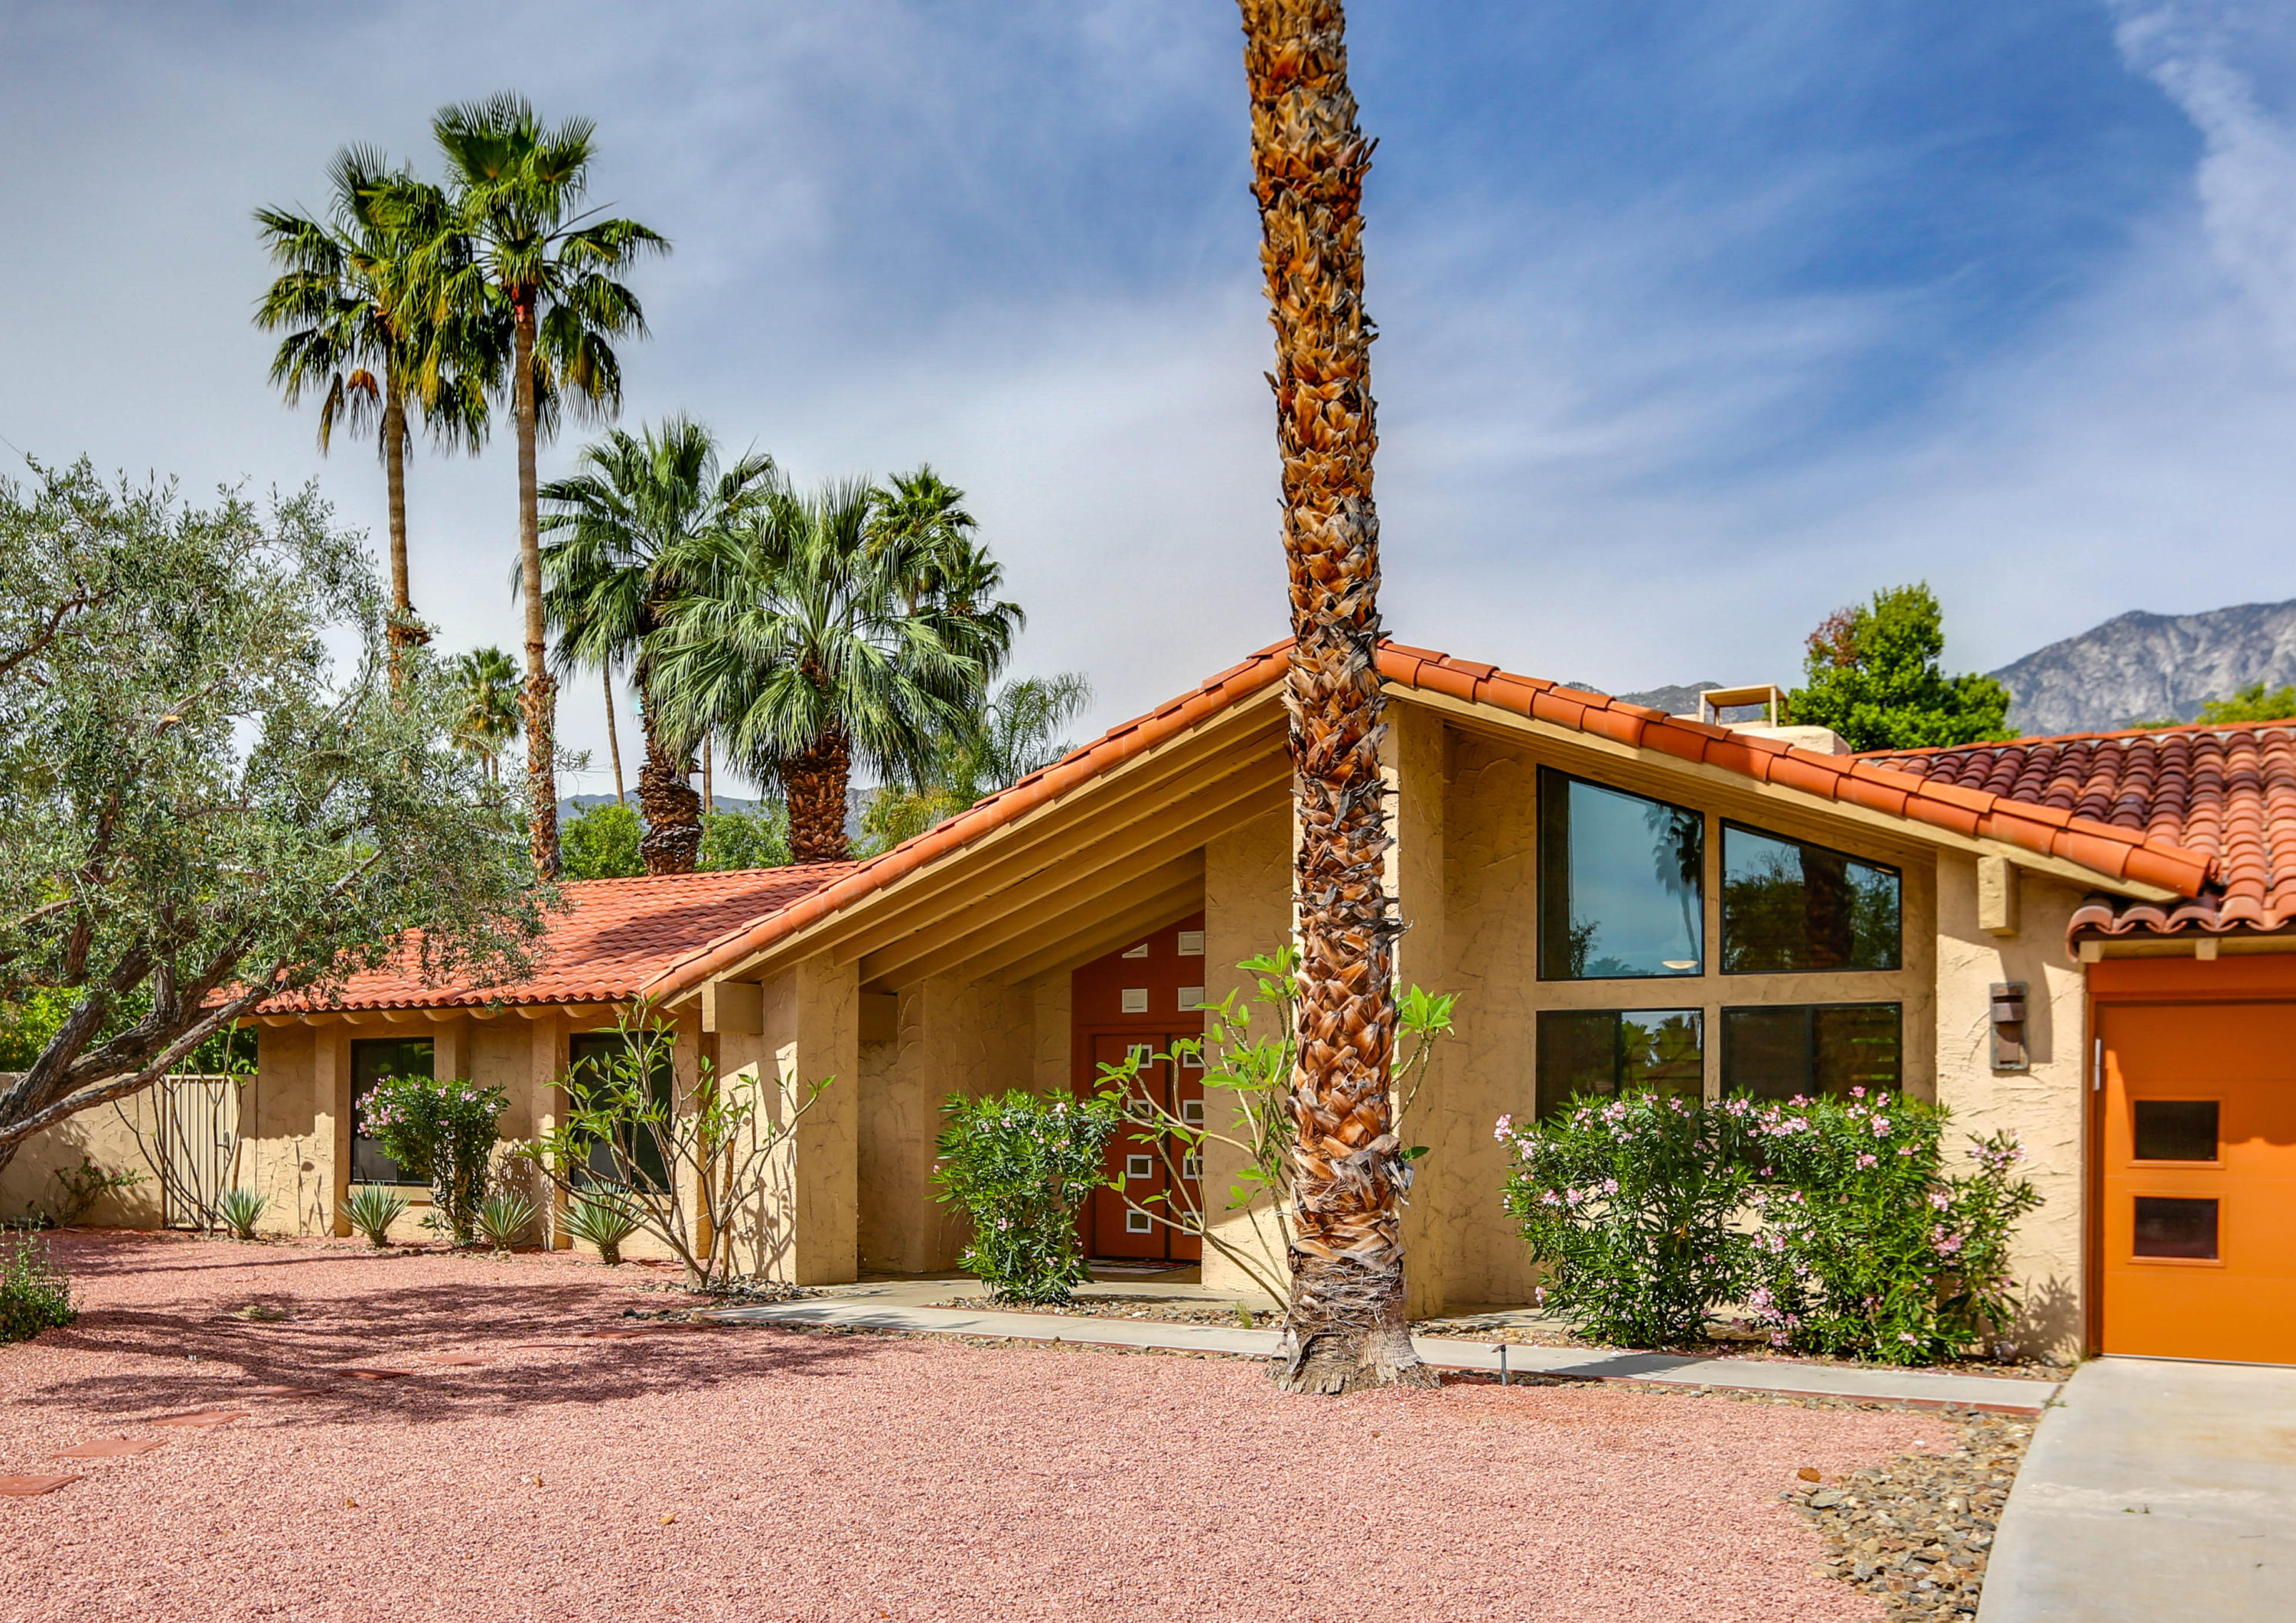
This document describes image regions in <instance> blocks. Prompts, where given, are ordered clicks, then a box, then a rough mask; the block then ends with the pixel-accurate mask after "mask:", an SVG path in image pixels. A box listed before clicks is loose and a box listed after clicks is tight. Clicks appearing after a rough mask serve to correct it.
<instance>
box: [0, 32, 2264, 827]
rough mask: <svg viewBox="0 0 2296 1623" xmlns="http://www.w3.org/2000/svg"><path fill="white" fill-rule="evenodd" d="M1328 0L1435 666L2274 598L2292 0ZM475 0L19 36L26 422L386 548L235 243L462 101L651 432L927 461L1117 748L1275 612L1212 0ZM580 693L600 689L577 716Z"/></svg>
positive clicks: (505, 606)
mask: <svg viewBox="0 0 2296 1623" xmlns="http://www.w3.org/2000/svg"><path fill="white" fill-rule="evenodd" d="M1350 12H1351V15H1350V38H1351V41H1352V67H1353V74H1354V79H1355V84H1356V87H1357V95H1358V98H1359V100H1360V101H1361V103H1363V109H1364V122H1365V128H1367V129H1368V130H1370V131H1371V133H1373V134H1374V135H1375V136H1378V137H1379V139H1380V142H1381V146H1380V151H1379V155H1378V160H1377V166H1376V168H1375V169H1374V175H1373V178H1372V184H1371V189H1370V193H1369V196H1368V199H1367V204H1366V207H1367V210H1368V216H1369V224H1368V232H1367V243H1368V255H1369V300H1370V304H1371V308H1372V310H1373V312H1374V315H1375V316H1376V317H1377V318H1378V319H1379V321H1380V324H1381V326H1382V338H1381V341H1380V344H1379V347H1378V350H1377V351H1376V356H1375V363H1374V365H1375V370H1374V386H1375V389H1376V391H1377V394H1378V396H1379V400H1380V403H1381V427H1382V446H1381V451H1380V464H1379V496H1380V500H1381V510H1382V520H1383V533H1384V540H1385V546H1386V564H1387V591H1386V596H1385V603H1386V607H1387V614H1388V621H1389V624H1390V629H1391V630H1392V631H1393V632H1394V634H1395V635H1397V636H1398V637H1402V638H1406V639H1409V640H1412V641H1415V642H1420V643H1424V644H1430V645H1432V646H1435V647H1444V648H1447V649H1449V650H1451V651H1454V652H1457V653H1462V654H1467V655H1472V656H1474V657H1479V658H1485V659H1490V660H1495V661H1499V662H1501V663H1505V664H1507V665H1509V666H1511V667H1513V668H1515V669H1518V670H1522V671H1530V672H1533V673H1538V674H1550V675H1554V676H1558V677H1565V678H1575V679H1578V680H1587V681H1590V682H1594V683H1596V684H1598V685H1603V686H1606V687H1610V688H1614V689H1628V688H1639V687H1644V686H1650V685H1654V684H1657V683H1661V682H1669V681H1685V680H1699V679H1705V680H1722V681H1731V682H1736V681H1751V680H1768V679H1781V680H1783V679H1786V678H1789V677H1790V676H1791V675H1792V672H1793V671H1795V670H1796V669H1797V668H1798V663H1799V651H1800V638H1801V636H1802V634H1803V633H1804V632H1806V631H1807V630H1808V628H1809V627H1810V626H1811V625H1812V624H1814V623H1815V622H1816V621H1817V620H1818V619H1819V618H1820V617H1822V616H1823V615H1824V614H1825V613H1826V612H1827V611H1828V610H1829V609H1832V608H1833V607H1835V606H1838V605H1840V604H1841V603H1844V602H1848V601H1849V600H1851V599H1853V598H1855V597H1862V596H1863V595H1865V594H1866V593H1867V592H1869V591H1871V590H1873V589H1874V588H1876V587H1879V586H1882V585H1885V584H1890V583H1893V582H1896V581H1903V580H1907V579H1912V578H1915V577H1926V578H1927V579H1929V580H1930V581H1931V583H1932V584H1933V585H1934V586H1936V588H1937V589H1938V590H1939V593H1940V595H1941V596H1942V597H1943V598H1944V600H1945V602H1946V605H1947V608H1948V631H1949V633H1950V635H1951V637H1952V647H1951V648H1950V650H1949V655H1950V656H1951V657H1952V658H1953V659H1954V660H1955V661H1956V663H1962V664H1965V665H1969V666H1974V667H1979V668H1984V667H1989V666H1992V665H1997V664H1999V663H2005V662H2006V661H2007V660H2009V659H2011V658H2013V657H2015V656H2016V655H2021V654H2023V653H2025V652H2028V651H2030V649H2031V648H2033V647H2038V646H2039V645H2040V644H2042V643H2044V642H2046V641H2049V640H2052V639H2054V638H2057V637H2060V636H2064V635H2069V634H2071V633H2073V632H2076V631H2079V630H2083V629H2085V628H2086V627H2087V626H2088V625H2091V624H2093V623H2095V622H2097V621H2099V620H2101V619H2103V618H2105V617H2107V616H2109V615H2111V614H2117V613H2119V612H2120V611H2122V610H2125V609H2129V608H2150V609H2155V610H2161V611H2178V610H2192V609H2201V608H2209V607H2214V606H2218V605H2221V604H2225V603H2232V602H2240V601H2246V600H2255V599H2267V598H2279V597H2290V596H2296V562H2292V556H2296V555H2292V550H2291V548H2290V547H2289V544H2288V543H2289V536H2290V523H2289V520H2288V515H2289V514H2290V513H2291V511H2292V510H2296V457H2292V456H2291V455H2290V448H2291V447H2292V445H2296V9H2292V8H2288V7H2285V6H2267V5H2265V4H2244V3H2242V0H2174V3H2170V4H2144V3H2139V0H2124V3H2120V4H2113V3H2111V0H2021V4H2018V5H2016V6H2013V7H1971V6H1967V5H1962V4H1947V3H1946V0H1925V3H1922V4H1914V3H1910V0H1907V3H1898V4H1890V3H1889V0H1864V3H1863V4H1847V3H1844V4H1779V3H1777V0H1770V3H1769V4H1737V3H1732V0H1708V3H1706V4H1611V5H1603V6H1584V5H1571V4H1550V3H1546V0H1516V3H1515V4H1490V5H1479V4H1441V5H1429V4H1415V5H1413V4H1398V3H1394V0H1382V3H1374V0H1357V4H1354V5H1353V6H1352V7H1351V8H1350ZM478 13H479V8H470V7H465V6H462V5H455V4H433V3H431V0H412V3H407V4H376V5H371V6H366V7H363V8H360V9H359V10H357V11H356V12H352V11H349V10H348V9H342V8H330V7H315V6H305V5H292V4H248V3H245V0H242V3H240V4H231V5H228V6H224V5H201V4H166V5H159V4H152V5H143V6H135V5H127V4H110V5H106V4H53V5H42V4H26V3H25V0H17V4H13V5H12V6H10V7H8V8H6V9H5V11H4V12H0V139H4V143H5V145H4V150H5V151H7V152H9V153H10V161H9V162H8V164H7V165H6V166H5V167H4V169H0V218H5V219H7V220H8V221H9V223H10V224H9V229H8V231H7V232H6V233H4V234H0V378H4V379H5V380H6V386H5V388H4V390H0V436H5V439H6V441H8V442H9V443H11V444H12V445H14V446H16V447H19V448H21V449H23V450H25V451H29V452H31V453H34V454H36V455H39V456H42V457H70V456H72V455H75V454H78V452H81V451H86V452H87V453H88V454H89V455H91V456H93V457H94V458H95V459H96V461H97V462H98V463H99V464H101V465H106V466H116V467H124V468H127V469H130V470H134V471H137V472H140V471H142V470H144V469H156V470H159V471H160V472H163V473H168V474H176V475H177V476H179V477H180V478H181V479H182V480H183V481H184V484H185V486H186V488H187V489H189V490H204V489H206V488H209V487H211V486H212V485H214V484H215V483H216V482H219V481H238V480H242V479H243V480H246V481H249V482H251V483H252V484H254V485H256V486H258V487H261V486H264V485H267V484H270V483H273V482H280V483H288V484H291V483H296V482H300V481H302V480H303V479H305V478H307V477H310V476H312V475H314V474H316V475H317V476H318V477H320V478H321V479H322V481H323V482H324V487H325V489H326V490H327V491H328V493H329V494H330V496H331V497H332V498H333V499H334V500H335V502H336V503H337V504H338V507H339V508H340V512H341V514H342V515H343V517H344V518H345V520H346V521H347V522H349V523H357V524H362V525H366V526H369V527H370V528H372V529H373V531H375V532H376V533H377V534H378V536H379V534H380V531H381V479H380V474H379V470H378V469H377V467H376V465H375V464H374V462H373V458H372V457H371V456H370V455H368V454H365V453H364V452H362V451H361V450H359V449H357V448H341V447H339V448H338V449H337V451H336V453H335V455H334V456H333V457H332V458H329V459H326V460H324V461H323V460H322V459H321V458H320V457H318V455H317V453H316V448H315V447H314V445H313V443H312V426H313V425H312V423H311V420H310V416H309V414H308V412H307V411H304V412H299V413H298V412H291V411H289V410H287V409H286V408H283V407H282V406H281V405H280V404H279V403H278V401H277V400H276V399H275V396H274V395H273V394H272V393H271V391H269V390H268V388H267V386H266V383H265V381H264V372H265V367H266V358H267V341H266V338H265V337H264V336H263V335H262V334H258V333H256V332H255V331H254V330H253V329H252V328H251V327H250V325H248V323H247V320H246V314H247V310H248V308H249V305H250V301H252V300H253V298H254V297H255V295H256V293H257V292H258V288H259V286H260V285H261V283H262V281H263V279H264V275H265V268H264V265H263V262H262V260H261V258H260V255H259V253H258V251H257V249H256V247H255V244H254V240H253V236H252V234H251V232H250V229H249V227H248V221H247V217H248V211H249V210H250V209H252V208H253V207H255V206H256V205H257V204H258V203H265V202H296V201H301V202H309V203H316V202H319V201H320V200H321V197H322V179H321V177H322V173H323V169H324V164H325V161H326V160H327V158H328V156H329V154H330V153H331V152H332V151H333V150H334V149H335V148H336V147H337V146H338V145H340V144H342V143H344V142H347V141H352V140H362V141H370V142H377V143H381V144H383V145H384V146H386V147H387V148H388V149H389V150H390V151H391V152H394V153H398V154H402V155H405V156H407V157H410V158H413V159H414V160H415V161H417V162H418V163H420V164H422V165H423V166H425V167H434V166H433V164H432V161H431V159H430V155H429V153H428V152H427V151H426V150H425V145H426V136H425V127H426V122H427V119H428V117H429V115H430V112H431V111H432V110H433V109H435V108H436V107H437V106H439V104H440V103H445V102H447V101H451V100H455V99H458V98H463V97H468V96H475V95H484V94H486V93H488V92H489V91H492V90H495V89H497V88H501V87H518V88H520V89H521V90H523V91H525V92H526V93H527V94H528V95H530V96H531V97H532V98H533V99H534V100H535V101H536V102H537V103H538V104H539V105H540V107H541V108H542V109H543V111H545V113H547V114H552V115H562V114H566V113H572V112H580V113H583V114H586V115H587V116H589V117H591V118H593V119H596V120H597V122H598V125H599V128H600V137H601V143H602V152H603V156H602V160H601V162H600V165H599V169H598V175H597V183H596V187H595V194H596V195H597V196H598V197H599V198H600V199H601V200H603V201H608V202H613V203H615V204H617V205H618V206H619V209H620V210H623V211H626V212H628V213H630V214H633V215H635V216H636V217H638V218H643V219H644V220H646V221H648V222H649V223H651V224H652V225H654V226H656V227H658V228H660V229H661V230H663V231H664V232H666V233H668V235H670V236H671V237H672V238H673V239H675V241H676V253H675V254H674V255H673V256H672V257H670V258H669V259H668V260H664V261H661V262H660V263H657V264H653V265H650V266H647V267H645V268H643V269H642V270H641V271H640V272H639V273H638V275H637V277H636V284H637V286H638V288H639V291H640V292H641V293H642V295H643V296H644V300H645V303H646V307H647V310H648V314H649V317H651V320H652V327H653V333H654V335H653V337H652V339H651V340H650V341H648V342H643V343H638V344H634V345H632V346H631V347H630V348H629V349H628V350H627V351H626V353H625V366H626V370H627V380H628V395H627V408H626V411H625V414H624V421H625V422H626V423H627V424H636V423H638V422H640V421H643V420H646V419H651V418H653V417H657V416H660V415H662V414H664V413H667V412H668V411H672V410H677V409H685V410H690V411H692V412H693V413H695V414H696V415H699V416H701V417H703V418H704V419H705V420H707V421H708V422H709V423H711V424H713V425H714V426H716V427H717V429H718V431H719V432H720V433H721V434H722V435H723V436H725V437H726V439H727V440H728V441H731V442H733V443H734V444H735V445H736V446H747V445H750V444H751V443H755V444H757V445H758V446H760V447H763V448H765V449H769V450H771V451H772V452H773V453H774V454H775V456H776V457H779V458H781V460H782V461H783V464H784V465H786V466H788V467H789V468H790V469H791V471H792V472H793V473H794V474H796V475H798V476H799V478H801V479H808V480H809V479H812V478H816V477H822V476H827V475H833V474H849V473H855V472H871V471H873V472H884V471H889V470H891V469H895V468H906V467H908V466H911V465H914V464H915V463H917V462H919V461H921V460H930V461H931V462H932V463H933V464H935V465H937V466H938V467H939V468H940V469H941V470H942V471H943V472H944V473H945V474H947V475H948V476H949V477H951V478H952V479H954V480H955V481H956V482H959V483H960V484H962V485H964V487H965V488H966V489H967V490H968V491H970V493H971V496H972V507H974V509H975V511H976V512H978V513H979V514H980V516H981V518H982V519H983V521H984V523H985V526H986V530H987V533H988V539H989V540H990V541H991V543H992V544H993V545H994V546H995V547H996V548H997V550H998V551H999V553H1000V554H1001V555H1002V556H1005V559H1006V560H1007V562H1008V564H1009V566H1010V569H1011V573H1012V577H1013V581H1014V584H1015V588H1016V590H1017V593H1018V595H1019V596H1021V598H1022V599H1023V600H1024V601H1025V602H1026V604H1027V605H1028V606H1029V609H1030V611H1031V614H1032V617H1033V625H1032V629H1031V630H1030V632H1029V636H1028V638H1027V640H1026V642H1025V645H1024V649H1023V663H1024V665H1025V666H1026V667H1028V668H1032V669H1062V668H1078V669H1083V670H1086V671H1089V672H1090V673H1091V674H1092V675H1093V677H1094V678H1095V681H1096V682H1097V684H1098V686H1099V688H1100V693H1101V700H1100V703H1099V705H1098V707H1097V709H1096V712H1095V716H1094V718H1093V721H1094V723H1095V725H1097V724H1099V723H1103V722H1105V721H1111V720H1114V719H1116V718H1118V717H1119V716H1122V715H1124V714H1128V713H1132V712H1135V711H1136V710H1138V709H1141V708H1143V707H1144V706H1146V705H1148V704H1153V703H1155V702H1157V701H1158V700H1159V699H1160V698H1162V697H1165V696H1169V695H1170V694H1171V693H1173V692H1176V691H1178V690H1179V689H1180V688H1184V687H1185V686H1186V685H1188V684H1189V683H1191V682H1193V680H1196V679H1197V678H1199V677H1201V675H1203V674H1205V673H1207V672H1209V671H1212V670H1214V669H1217V668H1218V667H1219V666H1221V665H1224V664H1226V663H1229V662H1230V661H1231V660H1233V659H1234V657H1236V656H1237V655H1239V654H1240V653H1241V652H1242V651H1243V650H1245V649H1247V648H1250V647H1256V646H1259V644H1262V643H1265V642H1267V641H1270V640H1273V639H1274V638H1275V637H1277V636H1278V635H1280V634H1281V631H1282V629H1283V619H1282V614H1283V610H1282V599H1281V573H1280V560H1279V558H1278V556H1277V539H1276V529H1275V461H1274V448H1273V435H1272V424H1271V422H1270V412H1269V408H1268V403H1267V391H1266V386H1265V384H1264V383H1262V382H1261V381H1260V373H1261V371H1262V370H1263V368H1264V367H1266V365H1267V348H1268V338H1267V328H1266V325H1265V323H1264V320H1263V317H1262V313H1261V306H1260V302H1259V297H1260V295H1259V284H1258V267H1257V258H1256V253H1257V245H1258V232H1257V223H1256V221H1255V219H1254V218H1253V215H1252V211H1251V203H1250V200H1249V197H1248V196H1247V194H1246V193H1245V190H1244V185H1245V180H1246V177H1247V174H1248V167H1249V166H1248V152H1247V151H1246V145H1245V142H1246V134H1245V123H1244V116H1243V114H1244V107H1243V95H1242V69H1241V64H1240V51H1239V42H1238V35H1237V32H1236V27H1235V21H1234V9H1233V7H1232V6H1231V5H1229V4H1224V3H1215V0H1155V3H1153V4H1146V3H1144V4H1087V3H1084V0H1062V3H1060V4H1021V3H1015V0H996V3H991V0H975V3H971V4H955V3H942V4H839V5H837V6H833V7H831V6H821V5H818V4H738V5H735V4H727V5H699V4H697V5H670V4H665V5H660V6H650V7H645V8H632V7H627V6H611V5H586V4H549V5H532V6H518V5H506V6H501V7H495V8H487V9H486V11H485V12H484V14H483V15H480V14H478ZM578 443H579V431H577V432H575V433H570V434H569V436H568V437H567V438H566V439H564V440H563V441H561V442H560V443H559V444H558V445H556V446H554V447H553V448H550V449H548V450H547V451H546V452H545V474H550V473H552V472H554V471H558V470H560V469H562V468H563V467H564V466H566V465H568V464H569V463H570V460H571V457H572V454H573V452H574V450H575V449H576V448H577V446H578ZM512 478H513V474H512V457H511V455H510V447H509V445H508V443H507V441H504V443H503V444H501V445H499V446H498V447H496V449H493V450H492V451H490V452H489V453H488V454H487V455H486V456H484V457H480V458H479V459H477V460H476V461H467V460H457V461H447V460H442V459H440V458H438V457H434V456H430V455H428V454H426V455H424V456H423V457H421V458H420V459H419V460H418V461H417V462H416V463H415V465H414V468H413V470H412V473H411V475H410V513H411V523H412V527H413V531H414V534H413V545H414V576H415V593H416V601H417V606H418V607H419V608H421V609H422V611H423V612H425V613H426V614H428V615H429V616H430V618H432V619H433V620H434V621H435V622H438V624H439V628H440V632H441V640H442V642H443V643H444V644H445V645H446V646H447V647H469V646H471V645H473V644H475V643H480V642H488V641H499V642H502V643H504V644H505V645H508V644H510V643H512V641H513V640H514V638H515V622H514V619H513V614H512V606H511V603H510V600H509V597H508V595H507V591H506V588H505V584H504V582H505V578H506V574H507V570H508V565H509V563H510V559H511V556H512V547H513V538H514V535H515V530H514V507H513V498H512ZM599 714H600V706H599V702H598V700H597V699H596V698H595V696H593V695H590V694H586V693H583V692H579V691H578V692H576V693H574V694H572V695H570V696H569V700H568V708H567V716H566V721H567V726H568V731H569V732H570V735H571V737H572V742H574V743H575V744H577V745H578V746H579V745H588V746H598V745H600V744H602V743H603V729H602V727H601V725H600V721H599ZM599 759H600V764H601V768H602V769H603V753H602V754H600V757H599ZM603 781H604V774H603V770H601V771H600V772H599V773H596V774H594V780H593V781H592V782H591V783H590V784H589V785H588V786H587V787H599V785H601V784H603Z"/></svg>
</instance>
